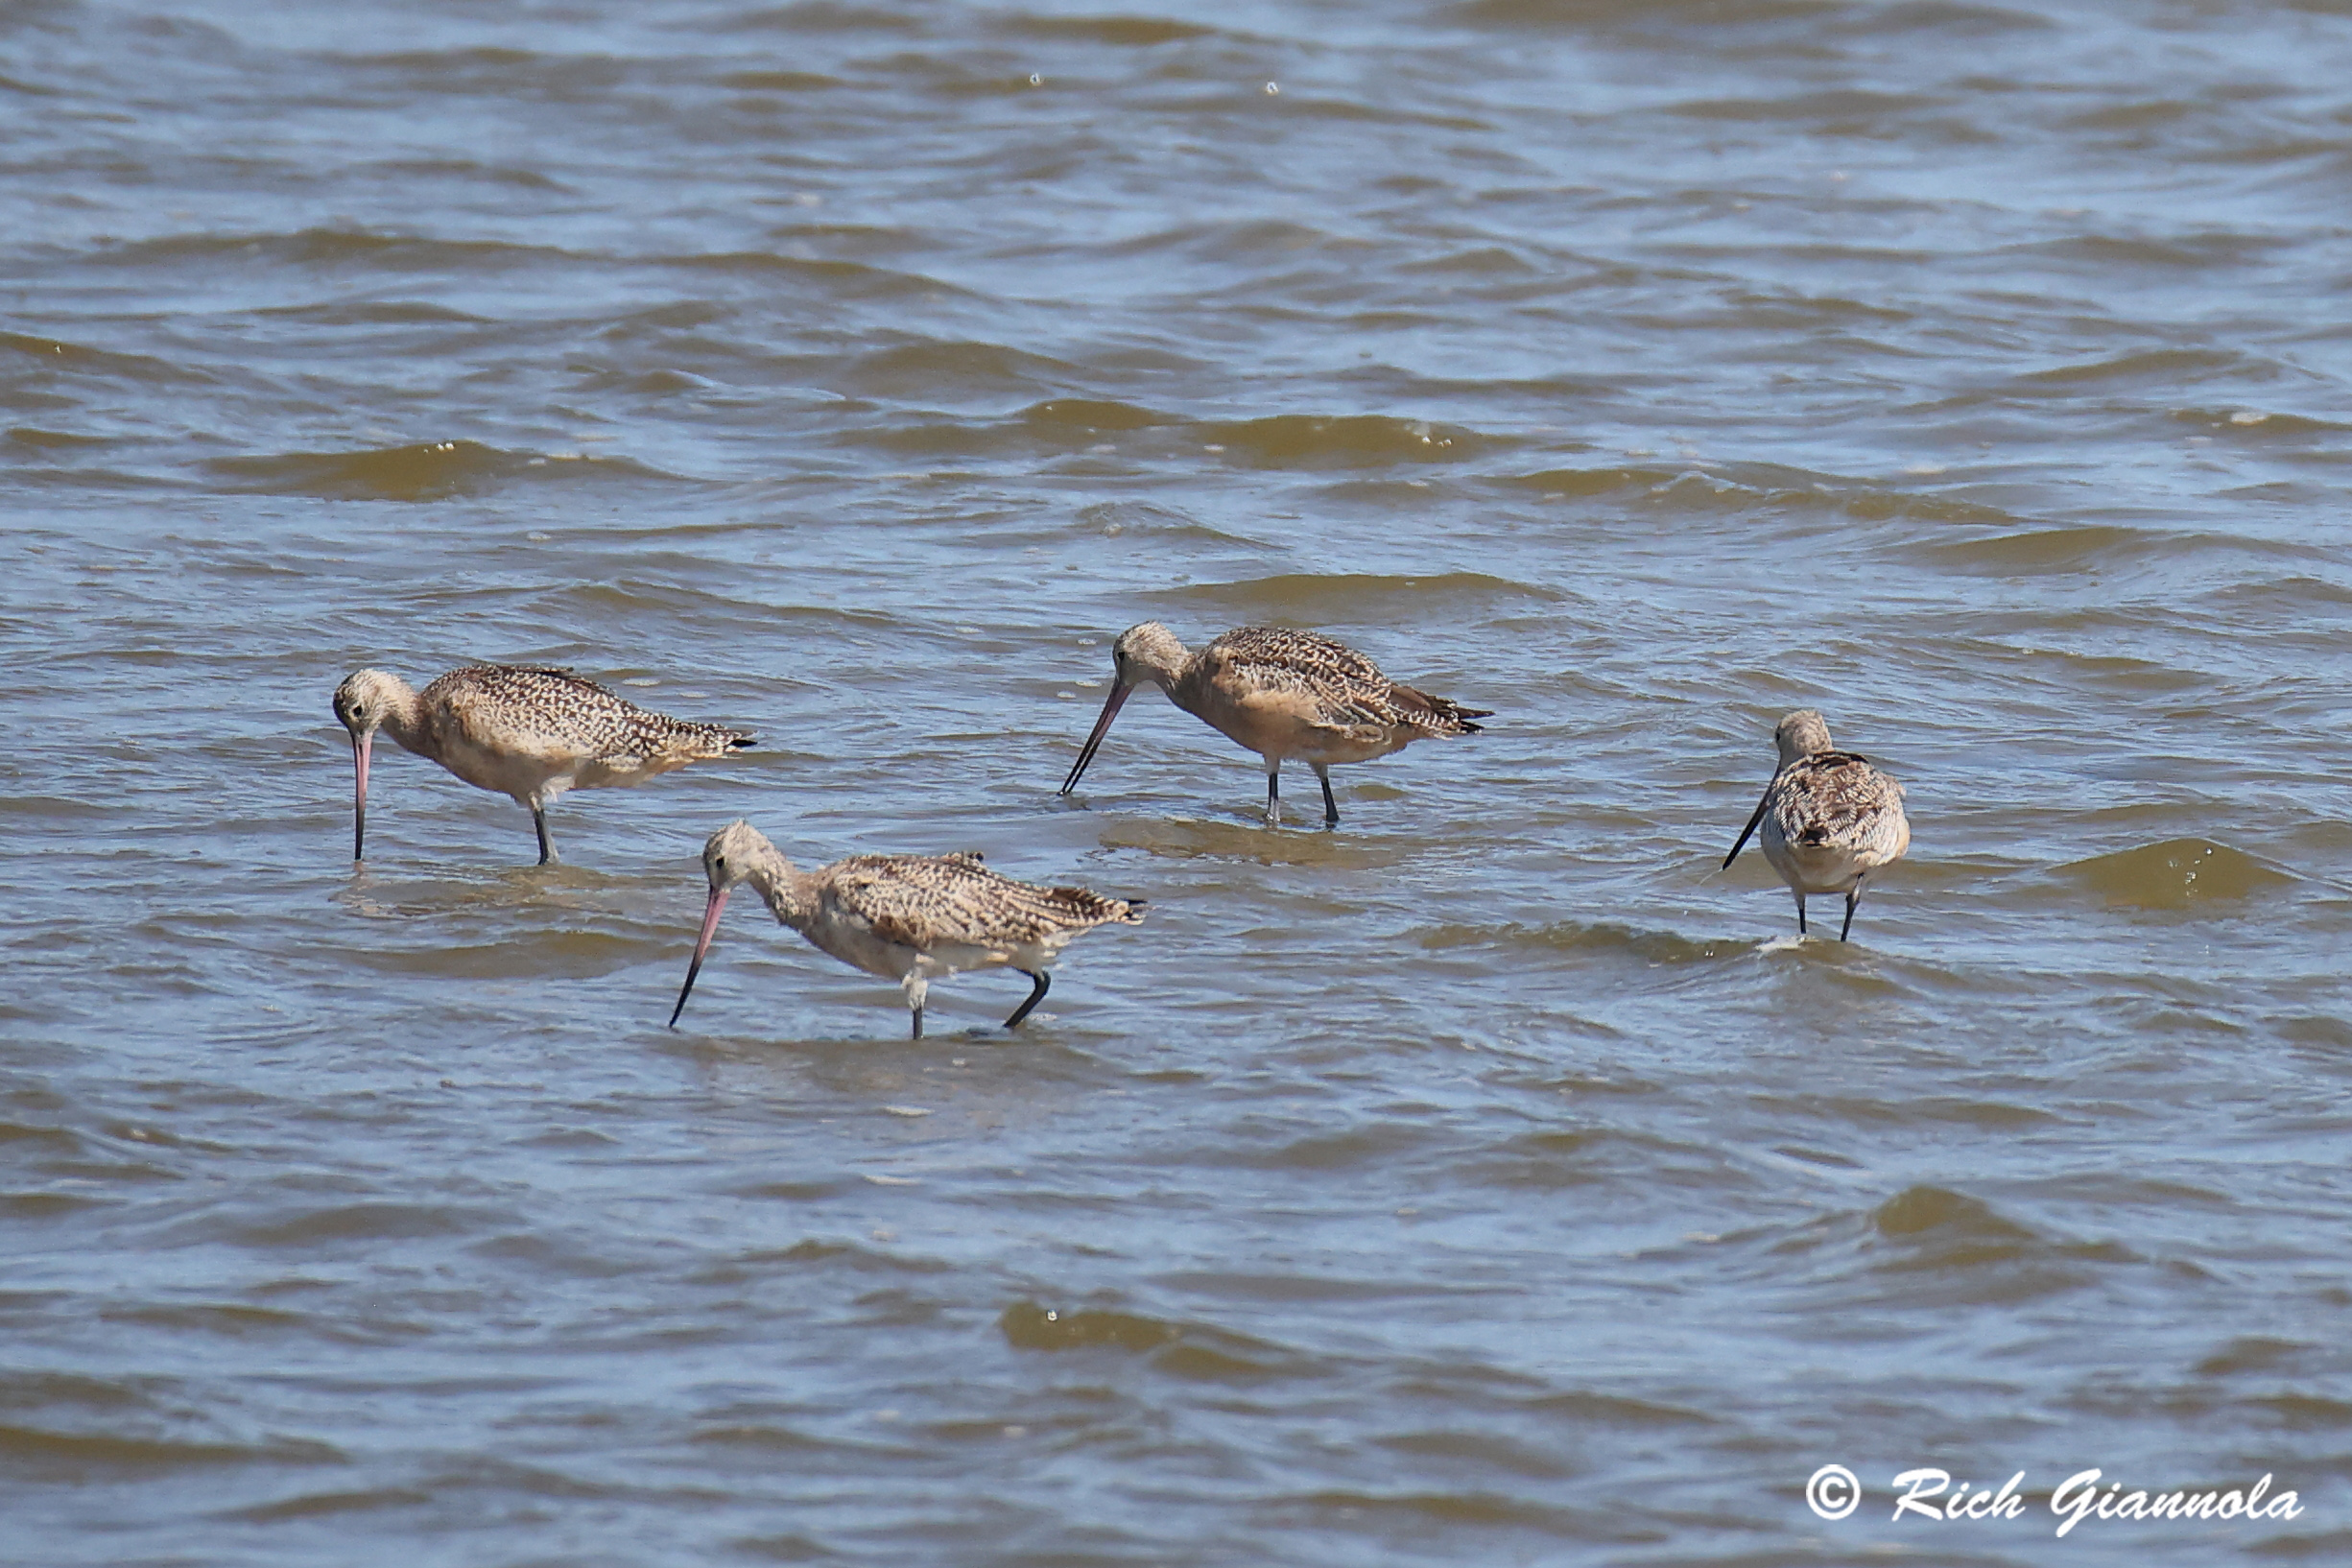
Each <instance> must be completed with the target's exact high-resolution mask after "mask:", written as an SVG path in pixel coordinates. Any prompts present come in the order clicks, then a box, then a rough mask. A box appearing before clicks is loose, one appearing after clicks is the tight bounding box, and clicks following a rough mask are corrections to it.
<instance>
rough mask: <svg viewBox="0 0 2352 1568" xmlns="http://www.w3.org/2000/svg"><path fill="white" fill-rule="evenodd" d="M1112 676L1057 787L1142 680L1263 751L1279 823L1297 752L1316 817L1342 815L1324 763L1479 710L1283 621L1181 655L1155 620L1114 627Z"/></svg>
mask: <svg viewBox="0 0 2352 1568" xmlns="http://www.w3.org/2000/svg"><path fill="white" fill-rule="evenodd" d="M1111 666H1112V672H1113V674H1114V675H1115V676H1116V677H1117V678H1116V679H1115V680H1114V681H1113V682H1112V685H1111V690H1110V695H1109V696H1108V697H1107V698H1106V699H1105V701H1104V703H1103V713H1102V717H1101V718H1099V719H1097V720H1096V721H1095V725H1094V732H1093V733H1092V734H1090V735H1088V736H1087V737H1086V744H1085V746H1084V747H1083V748H1081V749H1080V751H1079V754H1078V761H1077V763H1076V764H1075V765H1074V766H1073V767H1072V768H1071V769H1070V776H1069V777H1068V778H1066V779H1064V780H1062V785H1061V793H1062V794H1064V795H1068V794H1069V793H1070V792H1071V791H1072V790H1074V789H1076V788H1077V787H1078V781H1079V777H1080V775H1081V774H1082V773H1084V772H1085V771H1086V767H1087V764H1089V763H1091V762H1092V761H1093V760H1094V754H1095V752H1096V750H1097V749H1099V748H1101V746H1102V744H1103V737H1104V736H1105V734H1107V733H1108V732H1109V730H1110V723H1111V721H1112V720H1113V719H1115V718H1117V717H1118V714H1119V709H1120V707H1121V705H1122V704H1124V703H1125V702H1126V701H1127V699H1128V694H1129V693H1130V692H1132V691H1133V690H1134V689H1135V688H1136V687H1137V686H1139V685H1141V684H1142V683H1143V682H1144V681H1146V680H1149V681H1152V682H1153V683H1155V684H1156V685H1158V687H1159V688H1160V689H1161V690H1162V691H1164V692H1166V693H1167V694H1168V700H1169V701H1172V702H1174V703H1176V706H1177V707H1180V708H1182V709H1183V710H1184V711H1185V712H1187V713H1190V714H1192V715H1194V716H1195V717H1197V718H1199V719H1200V720H1201V721H1202V722H1204V723H1206V724H1207V725H1209V726H1210V727H1212V728H1214V729H1216V730H1217V731H1219V732H1220V733H1221V734H1224V735H1225V736H1226V737H1228V738H1229V739H1231V740H1232V741H1233V742H1234V743H1235V744H1236V745H1238V746H1240V747H1242V748H1245V749H1247V750H1250V751H1255V752H1257V753H1258V754H1259V755H1260V756H1262V757H1264V758H1265V759H1266V820H1268V821H1269V822H1278V821H1280V820H1281V800H1282V796H1281V784H1280V774H1281V769H1282V764H1283V762H1284V760H1285V759H1287V758H1292V757H1295V758H1298V759H1299V760H1301V761H1303V762H1305V763H1307V764H1308V765H1309V766H1310V767H1312V768H1313V769H1314V770H1315V776H1316V777H1317V779H1318V780H1319V781H1320V782H1321V784H1322V787H1323V822H1324V825H1325V826H1330V825H1332V824H1334V823H1336V822H1338V821H1339V820H1340V807H1339V802H1338V801H1337V800H1336V799H1334V798H1333V796H1332V794H1331V773H1330V769H1331V765H1332V764H1333V763H1335V762H1362V761H1365V760H1366V759H1367V758H1370V757H1380V756H1386V755H1388V754H1389V753H1390V752H1391V751H1396V750H1401V749H1402V748H1405V747H1406V746H1408V745H1410V744H1412V743H1413V742H1414V741H1416V740H1420V739H1422V738H1423V737H1425V736H1431V735H1475V734H1477V733H1478V732H1479V726H1478V725H1476V724H1474V723H1472V721H1473V720H1477V719H1485V718H1487V717H1489V714H1488V713H1487V712H1486V711H1485V709H1482V708H1465V707H1463V706H1461V704H1460V703H1457V702H1452V701H1447V700H1446V699H1444V698H1442V697H1432V696H1430V695H1429V694H1428V693H1426V692H1422V691H1417V690H1415V689H1414V688H1413V687H1411V686H1401V685H1398V684H1397V683H1396V682H1395V681H1392V680H1390V678H1389V677H1387V676H1384V675H1382V674H1381V673H1380V667H1379V666H1378V665H1376V664H1374V663H1373V662H1372V661H1371V660H1370V659H1368V658H1366V657H1365V656H1364V655H1363V654H1362V653H1357V652H1356V651H1355V650H1354V649H1352V648H1350V647H1348V646H1347V645H1346V644H1345V643H1342V642H1335V641H1334V640H1333V639H1331V638H1329V637H1325V636H1321V635H1319V634H1318V633H1316V632H1313V631H1294V630H1289V629H1288V628H1283V627H1260V626H1251V627H1242V628H1239V629H1237V630H1232V631H1228V632H1226V633H1224V635H1223V636H1221V637H1218V638H1217V639H1216V640H1215V641H1213V642H1211V643H1210V644H1209V645H1208V646H1207V647H1206V648H1203V649H1201V650H1200V652H1199V653H1188V652H1186V650H1185V648H1184V645H1183V644H1182V643H1180V642H1178V641H1177V640H1176V634H1175V633H1174V632H1171V631H1170V630H1168V629H1167V628H1166V627H1164V626H1161V625H1160V624H1159V623H1158V622H1156V621H1146V622H1144V623H1142V624H1141V625H1139V626H1133V627H1129V628H1128V630H1126V631H1124V632H1122V633H1120V635H1119V640H1118V642H1117V643H1115V644H1114V645H1112V648H1111Z"/></svg>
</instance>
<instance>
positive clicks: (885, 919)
mask: <svg viewBox="0 0 2352 1568" xmlns="http://www.w3.org/2000/svg"><path fill="white" fill-rule="evenodd" d="M702 870H703V873H704V874H705V875H706V876H708V877H709V878H710V903H709V904H708V905H707V906H706V907H705V908H704V909H703V911H702V934H701V936H700V937H698V938H695V943H694V962H691V963H689V964H688V965H687V966H686V984H685V985H683V986H679V987H678V992H677V1007H675V1008H673V1009H672V1010H670V1027H671V1028H673V1029H675V1028H677V1019H678V1014H680V1013H682V1012H684V1011H685V1010H686V997H687V995H688V994H689V993H690V992H692V991H693V989H694V977H695V976H696V975H699V974H701V972H702V960H703V957H704V956H705V955H707V954H708V953H709V952H710V941H711V938H712V937H714V936H715V935H717V933H718V930H719V916H720V915H722V914H724V913H725V910H726V895H727V894H728V893H730V892H733V891H735V888H736V886H737V885H738V884H739V883H745V882H748V883H749V884H751V887H752V889H753V891H756V892H758V894H759V895H760V897H762V898H764V899H766V900H767V901H768V907H769V909H771V910H772V911H773V912H774V913H775V917H776V918H777V919H778V920H780V921H782V922H783V923H784V924H786V925H788V926H790V927H792V928H793V929H794V930H795V931H797V932H798V933H800V935H802V936H803V937H806V938H808V939H809V940H810V941H811V942H812V943H814V944H815V945H816V947H817V948H818V949H819V950H820V952H825V953H830V954H832V955H833V956H834V957H835V958H837V959H839V960H841V961H842V962H843V963H848V964H854V965H855V966H856V967H858V968H860V969H863V970H865V971H866V972H867V974H869V975H880V976H881V977H882V978H883V979H885V980H895V981H896V982H898V984H899V986H901V987H903V988H904V989H905V991H906V993H907V1008H908V1010H909V1011H911V1012H912V1013H914V1015H915V1034H914V1037H915V1039H918V1040H919V1039H921V1038H922V1037H923V997H924V995H925V993H926V992H927V991H928V990H929V989H930V987H931V982H932V980H933V978H934V977H936V976H939V975H952V974H954V973H956V972H957V971H958V970H960V969H992V968H995V967H996V966H998V965H999V964H1003V965H1005V966H1007V967H1009V968H1011V969H1014V970H1017V971H1019V972H1020V973H1022V974H1025V975H1027V976H1028V977H1029V978H1030V979H1031V980H1032V981H1033V982H1034V983H1035V984H1034V986H1033V987H1032V989H1031V990H1030V993H1029V1000H1028V1001H1026V1002H1024V1003H1022V1004H1021V1005H1020V1006H1019V1007H1017V1008H1015V1009H1014V1010H1013V1012H1012V1016H1011V1017H1010V1018H1008V1019H1006V1020H1005V1027H1006V1028H1007V1029H1013V1028H1016V1027H1018V1026H1019V1024H1020V1022H1021V1020H1022V1019H1024V1018H1026V1017H1028V1016H1029V1013H1030V1010H1031V1009H1032V1008H1034V1007H1035V1006H1036V1005H1037V1004H1038V1003H1040V1002H1042V1001H1044V1000H1045V992H1046V987H1047V986H1050V985H1051V984H1052V981H1051V979H1050V971H1051V969H1052V968H1053V964H1054V960H1055V959H1056V958H1057V957H1059V956H1060V954H1061V950H1062V949H1063V948H1064V947H1067V946H1068V945H1069V944H1070V939H1071V938H1074V937H1077V936H1078V935H1080V934H1081V933H1082V932H1086V931H1091V930H1093V929H1094V928H1095V927H1096V926H1099V925H1105V924H1109V923H1112V922H1117V923H1119V924H1122V925H1141V924H1143V913H1142V911H1143V907H1144V906H1143V900H1142V899H1140V898H1105V897H1103V896H1101V895H1100V894H1098V893H1091V892H1088V891H1086V890H1085V889H1083V888H1040V887H1038V886H1036V885H1035V884H1033V883H1029V882H1015V881H1013V880H1012V879H1011V878H1010V877H1007V876H999V875H997V874H996V873H995V872H994V871H991V870H989V869H988V868H987V867H986V866H984V865H982V864H981V859H980V857H979V856H978V855H973V854H960V855H852V856H850V857H849V858H848V859H847V860H837V861H835V862H834V863H833V864H832V865H830V866H820V867H818V868H817V869H816V870H814V871H796V870H794V869H793V865H792V862H790V861H788V860H786V859H785V858H784V857H783V856H782V855H781V854H779V853H777V851H776V846H775V845H774V844H772V843H769V842H768V837H767V835H766V834H764V833H762V832H760V830H759V829H758V828H755V827H753V826H752V825H751V824H750V823H749V822H746V821H734V822H729V823H728V824H727V825H726V826H725V827H723V828H721V829H720V830H719V831H718V832H716V833H714V834H712V835H711V836H710V840H709V842H708V843H704V844H703V845H702Z"/></svg>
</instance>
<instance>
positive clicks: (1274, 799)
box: [1266, 757, 1282, 827]
mask: <svg viewBox="0 0 2352 1568" xmlns="http://www.w3.org/2000/svg"><path fill="white" fill-rule="evenodd" d="M1266 825H1267V826H1268V827H1280V826H1281V825H1282V759H1281V758H1279V757H1268V758H1267V759H1266Z"/></svg>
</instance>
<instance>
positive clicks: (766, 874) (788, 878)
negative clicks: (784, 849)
mask: <svg viewBox="0 0 2352 1568" xmlns="http://www.w3.org/2000/svg"><path fill="white" fill-rule="evenodd" d="M744 880H745V881H746V882H748V883H749V884H751V891H753V892H756V893H758V894H759V895H760V900H761V902H763V903H765V904H766V905H767V906H768V910H769V913H770V914H772V915H774V916H775V917H776V918H777V919H778V920H779V921H781V922H782V923H783V924H785V925H788V926H790V927H792V928H793V929H794V930H795V931H799V930H803V929H805V928H806V927H807V925H808V923H809V921H810V920H811V919H812V918H814V917H815V915H816V913H817V878H816V876H815V875H814V874H813V873H811V872H808V871H796V870H794V869H793V864H792V862H791V861H788V860H786V859H785V858H784V857H783V856H781V855H778V856H776V857H775V858H774V859H772V860H763V861H761V862H759V863H758V864H757V865H755V866H753V867H751V871H750V874H749V875H748V876H746V877H745V878H744Z"/></svg>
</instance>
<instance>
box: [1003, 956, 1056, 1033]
mask: <svg viewBox="0 0 2352 1568" xmlns="http://www.w3.org/2000/svg"><path fill="white" fill-rule="evenodd" d="M1014 972H1015V973H1017V974H1024V975H1027V976H1029V978H1030V979H1032V980H1033V981H1035V982H1036V983H1037V985H1036V988H1035V989H1034V990H1032V991H1031V992H1030V993H1029V1000H1028V1001H1026V1002H1024V1003H1022V1004H1021V1005H1020V1006H1019V1007H1017V1008H1015V1009H1013V1010H1012V1016H1011V1017H1010V1018H1008V1019H1006V1020H1005V1027H1006V1028H1007V1029H1018V1028H1020V1027H1021V1020H1022V1019H1024V1018H1026V1017H1028V1016H1029V1013H1030V1010H1031V1009H1033V1008H1034V1007H1035V1006H1036V1005H1037V1004H1038V1003H1040V1002H1042V1001H1044V1000H1045V992H1046V987H1047V986H1051V985H1053V984H1054V977H1053V976H1052V975H1051V974H1049V973H1047V972H1046V971H1045V970H1043V969H1020V970H1016V971H1014Z"/></svg>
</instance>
